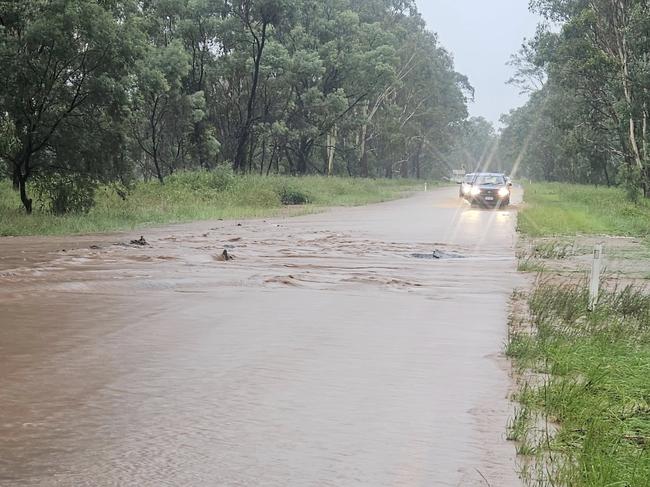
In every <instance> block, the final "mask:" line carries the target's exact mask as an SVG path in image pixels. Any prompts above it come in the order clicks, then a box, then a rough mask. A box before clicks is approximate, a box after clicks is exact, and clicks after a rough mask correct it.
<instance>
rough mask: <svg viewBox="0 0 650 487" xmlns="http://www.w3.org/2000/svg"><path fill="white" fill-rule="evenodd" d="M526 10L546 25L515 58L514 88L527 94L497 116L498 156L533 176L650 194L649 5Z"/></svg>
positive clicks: (606, 0)
mask: <svg viewBox="0 0 650 487" xmlns="http://www.w3.org/2000/svg"><path fill="white" fill-rule="evenodd" d="M531 6H532V7H533V8H534V9H536V10H537V11H538V12H539V13H541V14H542V15H543V16H544V17H545V18H546V19H547V21H548V22H547V23H546V26H541V27H540V29H539V30H538V32H537V34H536V36H535V37H534V38H533V39H531V40H529V41H527V42H526V43H525V44H524V46H523V47H522V49H521V50H520V52H519V53H518V54H517V55H516V56H514V58H513V64H514V65H515V66H516V67H517V75H516V76H515V77H514V78H513V80H512V82H513V83H514V84H516V85H518V86H519V87H520V88H521V89H522V90H525V91H528V92H531V93H532V96H531V98H530V100H529V102H528V103H527V104H526V105H525V106H524V107H522V108H519V109H517V110H514V111H512V112H511V113H509V114H508V115H506V116H505V117H504V118H503V122H504V125H505V128H504V130H503V133H502V137H501V142H500V150H501V152H500V154H501V157H502V158H503V159H505V160H507V161H508V163H509V164H511V165H513V166H517V167H519V168H520V169H521V170H522V171H524V173H525V174H527V175H529V176H530V177H533V178H539V179H546V180H551V181H557V180H563V181H572V182H583V183H597V184H598V183H600V184H614V183H623V184H625V185H626V186H627V188H628V189H629V190H630V194H631V195H632V196H633V197H635V195H636V194H639V193H641V191H643V193H644V194H645V195H646V196H648V195H650V158H649V154H648V103H649V102H650V93H649V87H650V64H649V59H648V51H649V49H650V35H649V34H648V33H649V32H650V5H649V3H648V1H647V0H588V1H587V0H534V1H532V2H531ZM549 25H552V26H553V28H550V27H548V26H549ZM555 26H559V28H555Z"/></svg>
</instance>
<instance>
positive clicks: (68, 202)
mask: <svg viewBox="0 0 650 487" xmlns="http://www.w3.org/2000/svg"><path fill="white" fill-rule="evenodd" d="M33 187H34V193H35V195H36V197H37V200H38V201H39V202H40V205H41V209H43V210H45V211H50V212H52V213H55V214H57V215H63V214H65V213H88V212H89V211H90V209H91V208H92V207H93V206H94V204H95V199H94V198H95V190H96V188H97V182H96V181H94V180H92V179H89V178H88V177H84V176H78V175H76V174H61V173H52V174H48V175H39V176H37V177H35V178H34V181H33Z"/></svg>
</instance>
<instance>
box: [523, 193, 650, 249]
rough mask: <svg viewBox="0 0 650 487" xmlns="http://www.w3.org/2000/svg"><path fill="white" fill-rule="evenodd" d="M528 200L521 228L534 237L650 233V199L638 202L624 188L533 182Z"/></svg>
mask: <svg viewBox="0 0 650 487" xmlns="http://www.w3.org/2000/svg"><path fill="white" fill-rule="evenodd" d="M524 199H525V201H526V205H525V208H524V209H523V210H522V211H521V212H520V214H519V230H520V231H521V232H522V233H524V234H527V235H529V236H531V237H545V236H571V235H619V236H633V237H645V236H647V235H649V234H650V202H649V201H647V200H643V201H641V202H640V203H639V204H636V205H635V204H634V203H631V202H629V201H627V199H626V197H625V192H624V191H623V190H622V189H617V188H605V187H598V188H595V187H593V186H581V185H573V184H562V183H533V184H530V185H526V187H525V195H524Z"/></svg>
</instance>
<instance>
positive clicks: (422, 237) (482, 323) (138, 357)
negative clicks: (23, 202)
mask: <svg viewBox="0 0 650 487" xmlns="http://www.w3.org/2000/svg"><path fill="white" fill-rule="evenodd" d="M456 191H457V190H456V188H450V189H442V190H437V191H434V192H430V193H422V194H419V195H416V196H414V197H412V198H409V199H405V200H400V201H396V202H390V203H384V204H379V205H374V206H368V207H362V208H349V209H337V210H332V211H329V212H326V213H323V214H319V215H313V216H308V217H299V218H289V219H276V220H266V221H245V222H210V223H197V224H191V225H179V226H172V227H166V228H162V229H155V230H149V231H146V232H138V234H137V235H136V234H118V235H104V236H84V237H65V238H5V239H0V282H1V286H0V485H2V486H67V485H70V486H72V485H74V486H86V485H93V486H94V485H100V486H103V485H106V486H109V485H133V486H160V485H174V486H181V485H182V486H208V485H210V486H212V485H215V486H216V485H224V486H244V485H260V486H287V485H291V486H294V485H295V486H307V485H312V486H348V485H367V486H399V485H403V486H413V485H422V486H431V485H441V486H446V485H449V486H473V485H476V486H479V485H488V483H489V485H493V486H494V485H498V486H510V485H513V486H514V485H518V481H517V476H516V474H515V468H516V467H515V451H514V446H513V445H511V444H508V443H507V442H506V441H505V438H504V437H505V434H504V432H505V425H506V422H507V420H508V417H509V414H510V409H511V405H510V404H509V402H508V394H509V390H510V381H509V377H508V364H507V363H506V362H505V361H504V359H503V358H502V356H501V350H502V347H503V343H504V340H505V337H506V330H507V307H508V299H509V296H510V293H511V291H512V289H513V287H515V286H516V284H517V283H516V282H515V281H516V273H515V258H514V246H515V231H514V228H515V220H516V211H515V209H509V210H507V211H494V210H485V209H474V208H470V207H469V206H467V205H466V204H464V203H462V202H460V201H459V199H458V197H457V196H456ZM141 233H143V234H144V235H143V237H144V239H143V240H144V242H139V243H138V242H137V241H138V240H139V237H140V234H141ZM224 250H225V251H226V253H225V254H224ZM434 253H435V254H436V255H437V257H436V258H434V257H432V258H430V259H429V258H414V256H416V257H417V256H426V255H434ZM224 255H227V256H228V258H224ZM449 256H454V258H445V257H449Z"/></svg>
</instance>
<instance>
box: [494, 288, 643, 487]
mask: <svg viewBox="0 0 650 487" xmlns="http://www.w3.org/2000/svg"><path fill="white" fill-rule="evenodd" d="M587 303H588V291H587V287H586V284H585V283H581V284H567V285H558V284H554V283H551V282H550V281H549V282H541V283H540V284H539V285H538V287H537V288H536V289H535V290H534V291H533V293H532V294H531V296H530V298H529V307H530V311H531V314H532V324H533V330H532V332H531V331H529V330H527V331H522V332H519V333H512V334H511V337H510V340H509V343H508V347H507V353H508V355H509V356H510V357H512V358H513V359H514V360H515V363H516V365H517V366H518V367H519V368H521V369H525V370H529V371H535V372H536V373H538V374H541V375H540V377H544V378H545V380H542V381H537V382H538V383H537V384H523V385H522V387H521V389H520V393H519V394H518V397H517V399H518V401H519V402H520V407H519V409H518V411H519V413H518V414H517V415H515V418H514V419H513V421H512V423H511V425H510V435H509V436H510V437H511V438H512V439H516V440H517V441H519V442H520V447H519V451H521V452H527V454H534V455H537V456H538V459H541V462H540V463H544V462H546V463H547V464H548V461H549V460H548V459H553V462H552V468H551V469H542V470H545V471H546V476H547V478H546V479H545V480H544V481H543V482H540V481H539V479H528V480H529V481H530V483H531V484H533V485H570V486H576V487H581V486H584V487H598V486H602V487H605V486H630V487H636V486H646V485H649V483H650V296H649V295H648V294H646V292H645V290H643V289H637V288H634V287H631V286H628V287H624V288H621V289H615V290H610V291H606V292H604V293H603V295H602V297H601V300H600V303H599V306H598V307H597V309H596V311H595V312H592V313H590V312H587V311H586V309H587ZM522 412H523V413H522ZM534 418H537V422H539V419H540V418H542V419H543V420H545V421H551V422H553V423H557V431H555V432H554V434H553V435H551V436H546V437H544V436H541V437H540V436H539V435H531V434H529V433H528V432H529V431H530V430H531V429H533V428H534V427H535V425H534V424H533V422H534V421H535V419H534ZM539 470H540V469H538V471H539Z"/></svg>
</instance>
